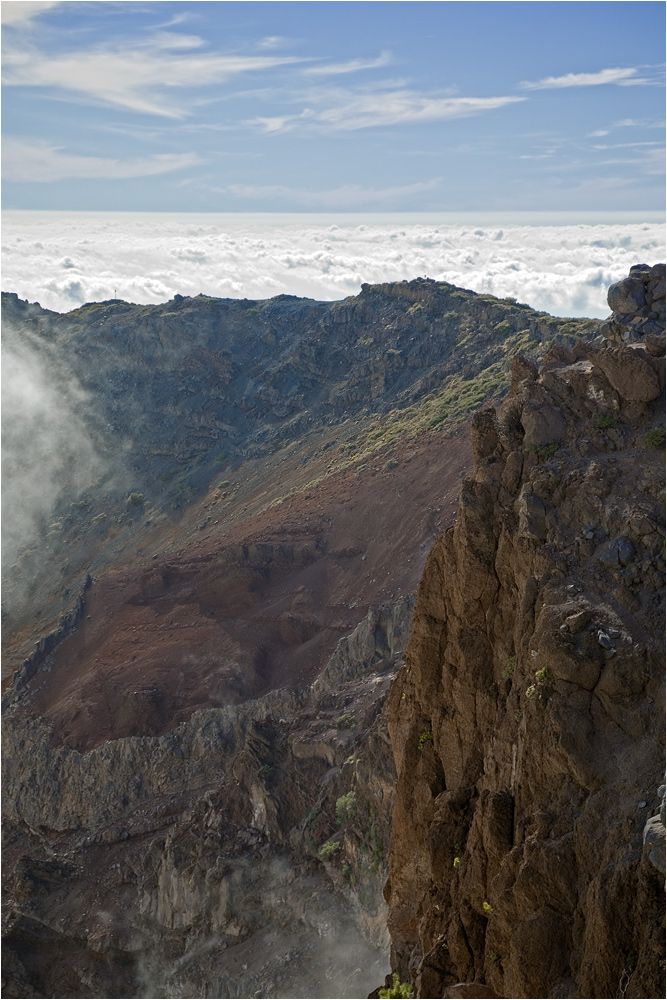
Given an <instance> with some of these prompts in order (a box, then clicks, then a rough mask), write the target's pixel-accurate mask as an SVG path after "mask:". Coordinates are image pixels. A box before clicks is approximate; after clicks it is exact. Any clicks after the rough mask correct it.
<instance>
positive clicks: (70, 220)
mask: <svg viewBox="0 0 667 1000" xmlns="http://www.w3.org/2000/svg"><path fill="white" fill-rule="evenodd" d="M553 215H554V218H553V219H551V218H550V219H548V222H549V224H548V225H547V224H545V217H544V216H537V215H535V216H532V215H531V213H515V214H514V215H513V216H510V215H507V214H506V215H500V214H496V215H487V216H485V217H484V218H483V219H481V221H480V224H475V223H474V222H469V221H466V220H462V219H461V218H460V217H457V216H454V215H450V216H444V215H443V216H436V215H434V216H432V217H417V216H406V217H405V220H400V219H398V220H397V217H393V218H389V217H377V219H375V220H374V217H373V216H366V217H361V216H305V215H304V216H295V215H292V216H282V217H280V216H260V215H242V214H238V215H224V216H223V215H214V214H210V215H188V214H173V213H172V214H160V213H154V214H148V213H146V214H137V213H120V214H115V213H85V212H80V213H77V212H73V213H65V212H59V213H56V212H45V213H41V212H6V213H4V215H3V221H4V243H3V289H4V290H5V291H12V292H17V293H18V295H19V296H20V297H21V298H27V299H28V300H30V301H38V302H40V303H41V305H42V306H44V307H45V308H48V309H55V310H57V311H59V312H67V311H69V310H71V309H74V308H76V307H77V306H79V305H81V304H83V303H84V302H92V301H101V300H105V299H110V298H116V297H117V298H122V299H126V300H128V301H133V302H137V303H157V302H164V301H166V300H168V299H170V298H171V297H172V296H173V295H174V294H175V293H177V292H178V293H180V294H182V295H197V294H199V293H200V292H202V293H204V294H208V295H214V296H220V297H229V298H251V299H263V298H270V297H271V296H274V295H278V294H281V293H287V294H291V295H300V296H308V297H311V298H315V299H321V300H333V299H342V298H345V297H346V296H348V295H354V294H356V293H357V292H358V291H359V289H360V286H361V283H362V282H369V283H371V284H372V283H376V282H383V281H395V280H403V279H407V280H409V279H412V278H415V277H417V276H420V275H422V276H428V277H430V278H435V279H436V280H443V281H448V282H451V283H452V284H455V285H459V286H461V287H464V288H470V289H472V290H473V291H476V292H485V293H490V294H493V295H497V296H499V297H505V296H513V297H515V298H517V299H518V300H519V301H521V302H525V303H527V304H528V305H531V306H532V307H533V308H535V309H541V310H544V311H546V312H549V313H552V314H553V315H557V316H591V317H599V318H602V317H604V316H606V315H608V313H609V309H608V307H607V302H606V290H607V287H608V285H610V284H611V283H612V282H614V281H616V280H618V279H619V278H621V277H623V276H624V275H625V274H627V273H628V269H629V267H630V265H632V264H634V263H637V262H641V261H653V260H656V259H658V258H660V257H662V255H663V246H664V235H665V227H664V225H663V224H662V223H661V222H657V221H647V222H637V221H627V220H624V221H616V222H612V223H609V222H598V221H595V220H594V219H592V217H591V216H587V217H585V220H582V221H578V219H577V218H576V217H575V216H563V217H562V223H563V224H558V220H559V216H558V213H553ZM655 215H656V214H655V213H654V217H655ZM635 218H636V217H635ZM531 223H534V224H531Z"/></svg>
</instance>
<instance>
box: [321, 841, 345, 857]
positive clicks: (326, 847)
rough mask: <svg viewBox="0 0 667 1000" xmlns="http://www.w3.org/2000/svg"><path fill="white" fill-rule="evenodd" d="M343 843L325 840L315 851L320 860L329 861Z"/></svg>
mask: <svg viewBox="0 0 667 1000" xmlns="http://www.w3.org/2000/svg"><path fill="white" fill-rule="evenodd" d="M342 846H343V845H342V844H341V843H339V841H337V840H327V842H326V844H322V846H321V847H320V849H319V851H318V852H317V853H318V854H319V856H320V858H321V859H322V861H330V860H331V858H333V856H334V854H337V853H338V851H340V849H341V847H342Z"/></svg>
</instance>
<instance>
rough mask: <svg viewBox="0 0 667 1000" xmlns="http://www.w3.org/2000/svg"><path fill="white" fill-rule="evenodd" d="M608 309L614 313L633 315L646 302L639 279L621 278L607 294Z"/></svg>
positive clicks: (644, 291) (642, 284)
mask: <svg viewBox="0 0 667 1000" xmlns="http://www.w3.org/2000/svg"><path fill="white" fill-rule="evenodd" d="M607 302H608V303H609V308H610V309H611V311H612V312H615V313H631V314H633V315H634V313H636V312H637V310H638V309H641V308H642V306H643V305H645V302H646V290H645V288H644V282H643V281H642V279H641V278H634V277H631V278H623V279H622V280H621V281H617V282H616V284H615V285H611V286H610V288H609V291H608V292H607Z"/></svg>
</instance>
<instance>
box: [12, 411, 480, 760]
mask: <svg viewBox="0 0 667 1000" xmlns="http://www.w3.org/2000/svg"><path fill="white" fill-rule="evenodd" d="M396 458H397V460H398V465H397V466H396V467H394V468H392V469H388V468H386V466H385V464H384V460H381V461H378V462H376V463H375V464H373V463H372V462H371V463H370V464H369V466H368V468H367V469H366V470H365V471H363V472H361V473H358V472H356V471H351V470H349V471H346V472H342V473H339V474H337V475H334V476H331V477H329V478H328V479H326V480H325V481H323V482H321V483H320V484H319V485H318V486H316V487H313V488H311V489H310V490H306V491H304V492H302V493H300V494H297V495H296V496H294V497H290V498H288V499H286V500H285V501H284V502H282V503H281V504H279V505H277V506H274V507H272V508H269V509H268V510H265V511H263V512H262V513H260V514H258V515H257V516H255V517H253V518H252V519H250V520H246V521H244V522H242V523H240V524H237V525H236V526H235V527H233V528H227V529H226V530H224V531H220V532H219V533H217V532H216V530H215V529H214V528H213V529H212V532H211V534H208V535H207V534H206V531H204V532H201V533H200V532H197V531H196V530H195V531H192V532H191V534H190V537H189V539H188V540H187V541H186V542H185V543H184V544H183V542H182V535H183V526H181V545H180V549H178V550H177V551H176V552H174V553H173V554H171V555H170V556H169V557H165V556H164V555H162V554H157V555H153V556H152V557H151V556H150V554H148V555H145V556H142V557H141V558H139V559H135V562H134V564H133V565H130V566H128V565H126V566H125V567H124V569H120V570H118V571H116V572H110V573H107V574H106V575H104V576H102V577H100V578H99V579H98V580H96V581H95V582H94V584H93V586H92V588H91V589H90V590H89V591H88V593H87V595H86V608H85V612H84V617H83V619H82V621H81V622H80V624H79V626H78V628H77V629H76V631H75V632H74V633H73V635H72V636H70V638H68V639H67V640H66V641H65V642H64V643H63V644H62V645H61V646H60V647H59V648H58V649H57V650H56V651H55V653H54V654H53V663H52V668H51V670H50V671H49V672H47V673H44V672H40V673H39V674H37V675H36V676H35V678H34V679H33V680H32V681H31V682H30V685H29V688H28V696H27V698H26V699H25V701H24V710H25V711H26V712H28V713H30V714H31V715H33V714H39V715H43V716H46V717H47V718H49V719H50V720H51V721H52V722H53V723H54V726H55V734H54V735H55V738H56V740H57V741H58V742H60V743H64V744H66V745H68V746H71V747H76V748H77V749H79V750H89V749H92V748H93V747H95V746H99V745H100V744H101V743H103V742H104V741H106V740H110V739H118V738H119V737H122V736H137V735H158V734H161V733H163V732H165V731H167V730H169V729H171V728H173V727H174V726H175V725H178V723H180V722H182V721H183V720H184V719H185V718H187V717H188V716H189V715H190V714H191V712H192V711H194V710H195V709H198V708H204V707H210V706H219V705H223V704H226V703H236V702H240V701H243V700H245V699H246V698H248V697H257V696H258V695H260V694H262V693H264V692H266V691H268V690H271V689H272V688H277V687H285V686H287V687H292V688H297V689H298V688H302V687H305V686H306V685H307V684H309V683H310V682H311V681H312V680H313V678H314V676H315V674H316V673H317V671H318V670H319V669H320V668H321V666H322V665H323V663H324V661H325V660H326V658H327V657H328V656H329V655H330V654H331V652H332V651H333V649H334V647H335V645H336V642H337V641H338V639H339V638H340V637H341V636H342V635H344V634H346V633H348V632H350V631H351V630H352V628H353V627H354V626H355V625H356V624H357V622H359V621H360V620H361V618H363V616H364V615H365V614H366V611H367V608H368V606H369V605H377V604H381V603H383V602H386V601H388V600H390V599H393V598H394V597H395V596H397V595H399V594H400V593H403V594H405V593H409V592H411V591H413V590H414V589H415V588H416V584H417V581H418V580H419V576H420V573H421V570H422V567H423V561H424V558H425V555H426V552H427V550H428V548H429V547H430V545H431V544H432V542H433V539H434V538H435V536H436V535H437V533H438V532H440V531H442V530H443V529H444V528H445V527H447V526H448V525H449V524H451V523H452V522H453V520H454V516H455V512H456V503H457V499H458V494H459V488H460V483H461V477H462V475H463V473H464V472H465V471H466V470H467V468H468V466H469V464H470V459H471V455H470V449H469V443H468V428H467V427H462V428H461V429H460V430H459V432H458V433H454V435H452V436H450V435H443V434H438V433H433V434H428V435H425V436H423V437H422V438H420V439H419V440H418V441H417V442H412V443H407V444H405V445H404V446H403V447H402V448H401V449H399V450H398V451H397V453H396ZM199 516H201V514H200V515H199ZM207 530H211V529H208V528H207ZM172 542H173V539H172ZM170 547H171V546H170ZM166 548H167V546H166V545H165V544H164V540H163V544H162V546H161V552H164V551H165V549H166Z"/></svg>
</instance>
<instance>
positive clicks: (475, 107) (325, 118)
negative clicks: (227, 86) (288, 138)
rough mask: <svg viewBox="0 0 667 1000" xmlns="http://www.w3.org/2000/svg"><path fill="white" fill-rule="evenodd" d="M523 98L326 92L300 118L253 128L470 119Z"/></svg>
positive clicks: (263, 121)
mask: <svg viewBox="0 0 667 1000" xmlns="http://www.w3.org/2000/svg"><path fill="white" fill-rule="evenodd" d="M523 100H525V98H523V97H449V96H444V97H440V96H429V95H427V94H422V93H420V92H419V91H415V90H408V89H407V88H398V89H394V88H392V89H389V90H378V89H376V90H372V91H363V92H355V91H349V90H347V91H346V90H338V91H325V92H322V93H315V94H313V95H311V103H312V104H318V103H319V104H320V105H324V106H320V107H319V108H317V107H315V108H313V107H307V108H304V110H303V111H301V112H299V114H294V115H290V114H283V115H274V116H271V117H258V118H255V119H253V120H252V122H251V124H255V125H257V126H259V127H260V128H261V129H262V130H263V131H265V132H286V131H292V130H293V129H295V128H298V127H303V126H306V127H308V128H316V129H330V130H340V131H355V130H357V129H364V128H373V127H378V126H386V125H399V124H408V123H415V122H434V121H446V120H448V119H453V118H469V117H470V116H472V115H479V114H482V113H484V112H485V111H495V110H497V109H498V108H502V107H505V106H507V105H509V104H516V103H517V102H519V101H523Z"/></svg>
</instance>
